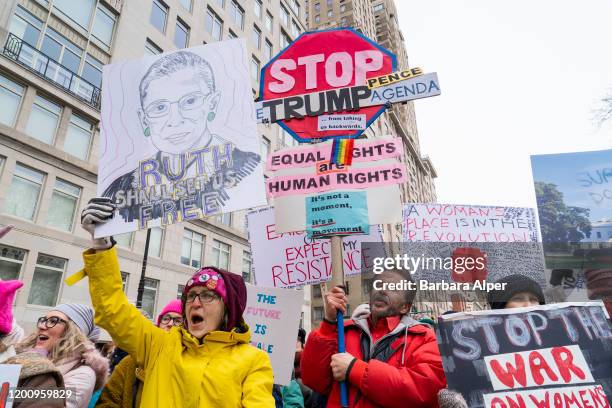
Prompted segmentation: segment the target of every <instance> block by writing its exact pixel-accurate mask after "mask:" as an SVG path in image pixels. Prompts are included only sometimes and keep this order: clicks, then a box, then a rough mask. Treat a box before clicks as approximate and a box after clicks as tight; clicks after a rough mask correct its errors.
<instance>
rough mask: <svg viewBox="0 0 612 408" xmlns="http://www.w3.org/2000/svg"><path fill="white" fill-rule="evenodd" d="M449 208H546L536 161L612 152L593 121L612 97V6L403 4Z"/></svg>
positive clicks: (608, 136)
mask: <svg viewBox="0 0 612 408" xmlns="http://www.w3.org/2000/svg"><path fill="white" fill-rule="evenodd" d="M396 4H397V6H398V11H399V13H398V14H399V21H400V27H401V28H402V31H403V33H404V37H405V40H406V47H407V49H408V56H409V60H410V64H411V66H420V67H422V68H423V69H424V70H425V71H426V72H431V71H436V72H437V73H438V78H439V80H440V86H441V89H442V95H440V96H437V97H433V98H429V99H422V100H417V101H415V106H416V112H417V123H418V128H419V137H420V140H421V154H423V155H429V156H430V157H431V159H432V161H433V164H434V166H435V168H436V170H437V172H438V179H437V181H436V190H437V195H438V202H444V203H458V204H487V205H512V206H530V207H535V194H534V192H533V179H532V176H531V166H530V160H529V155H531V154H541V153H560V152H571V151H584V150H598V149H606V148H612V124H611V125H606V126H604V127H602V128H601V129H597V128H596V127H595V126H594V125H593V121H592V111H593V110H594V109H595V108H596V107H597V106H598V104H597V100H598V98H601V97H602V96H603V95H604V94H605V92H606V90H608V89H610V88H611V87H612V52H610V42H611V41H612V24H610V20H611V19H612V2H610V1H604V0H589V1H584V2H576V1H569V0H556V1H553V0H536V1H534V0H529V1H528V0H514V1H508V0H504V1H502V0H421V1H415V0H396Z"/></svg>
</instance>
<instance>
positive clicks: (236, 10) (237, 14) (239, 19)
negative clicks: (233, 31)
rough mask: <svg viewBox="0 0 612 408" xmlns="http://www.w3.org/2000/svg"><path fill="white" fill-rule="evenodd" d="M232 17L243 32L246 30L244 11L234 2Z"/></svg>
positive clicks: (231, 11) (231, 10)
mask: <svg viewBox="0 0 612 408" xmlns="http://www.w3.org/2000/svg"><path fill="white" fill-rule="evenodd" d="M230 15H231V16H232V20H234V23H236V25H237V26H238V27H240V29H241V30H242V29H244V10H243V9H242V7H240V6H239V5H238V3H236V2H235V1H232V6H231V8H230Z"/></svg>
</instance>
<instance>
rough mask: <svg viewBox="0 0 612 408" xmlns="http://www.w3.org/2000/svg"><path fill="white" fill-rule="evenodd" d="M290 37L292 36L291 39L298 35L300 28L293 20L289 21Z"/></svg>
mask: <svg viewBox="0 0 612 408" xmlns="http://www.w3.org/2000/svg"><path fill="white" fill-rule="evenodd" d="M291 35H293V37H297V36H298V35H300V27H299V26H298V25H297V23H296V22H295V21H293V20H292V21H291Z"/></svg>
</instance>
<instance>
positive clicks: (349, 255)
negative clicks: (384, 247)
mask: <svg viewBox="0 0 612 408" xmlns="http://www.w3.org/2000/svg"><path fill="white" fill-rule="evenodd" d="M247 224H248V227H247V229H248V233H249V242H250V244H251V254H252V257H253V271H254V274H255V281H256V282H257V285H258V286H265V287H284V288H287V287H297V286H303V285H312V284H316V283H321V282H326V281H328V280H330V279H331V243H330V240H329V239H316V240H312V239H310V238H308V236H307V234H306V232H304V231H299V232H288V233H280V232H278V231H276V225H275V222H274V208H272V207H267V208H261V209H259V210H255V211H252V212H250V213H248V214H247ZM362 242H382V236H381V233H380V229H379V228H378V227H377V226H374V227H371V228H370V233H369V234H367V235H350V236H346V237H343V238H342V243H343V260H344V275H345V276H347V277H350V276H354V275H358V274H360V273H361V266H362V262H366V264H367V263H368V262H371V261H370V259H371V257H369V256H368V254H364V253H362V252H361V243H362Z"/></svg>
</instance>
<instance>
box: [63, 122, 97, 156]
mask: <svg viewBox="0 0 612 408" xmlns="http://www.w3.org/2000/svg"><path fill="white" fill-rule="evenodd" d="M92 134H93V125H92V124H91V123H90V122H88V121H86V120H85V119H82V118H80V117H79V116H77V115H74V114H73V115H70V124H68V130H67V132H66V140H65V141H64V151H65V152H66V153H68V154H71V155H73V156H75V157H78V158H79V159H81V160H87V157H88V156H89V146H90V145H91V139H92Z"/></svg>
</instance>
